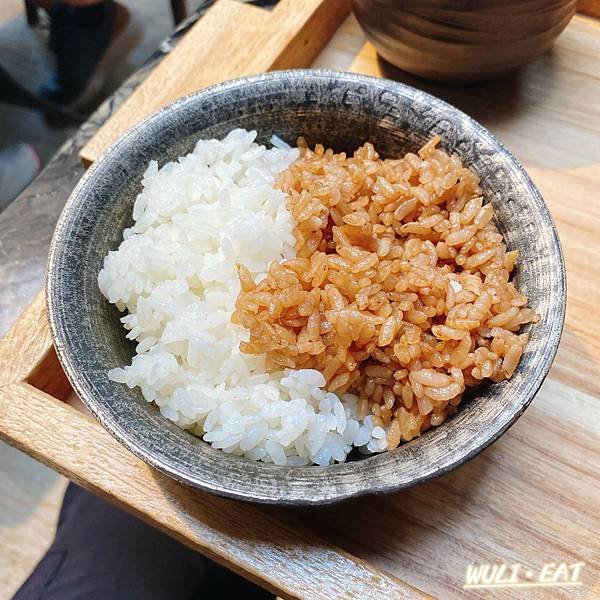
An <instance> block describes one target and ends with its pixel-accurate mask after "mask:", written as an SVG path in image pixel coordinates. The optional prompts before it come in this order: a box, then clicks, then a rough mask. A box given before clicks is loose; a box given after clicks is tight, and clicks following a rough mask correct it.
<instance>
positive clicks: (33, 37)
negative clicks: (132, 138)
mask: <svg viewBox="0 0 600 600" xmlns="http://www.w3.org/2000/svg"><path fill="white" fill-rule="evenodd" d="M120 1H121V2H122V3H123V4H126V5H127V6H128V8H129V9H130V11H131V16H132V18H131V22H130V24H129V26H128V29H127V30H126V31H125V32H124V34H123V35H122V37H123V39H122V40H121V41H120V43H121V44H122V48H123V52H125V51H126V52H127V55H126V56H123V59H122V60H121V61H120V62H119V64H118V68H115V69H113V70H112V71H110V72H109V73H108V74H107V75H108V76H107V78H106V82H105V85H104V88H103V92H104V94H107V93H109V92H110V91H111V90H113V89H115V87H116V86H118V84H119V81H121V80H122V79H123V78H124V77H126V76H127V75H128V74H129V73H130V72H132V71H133V70H134V69H136V68H138V67H139V66H140V65H141V64H142V63H143V62H144V60H145V59H146V58H147V56H149V54H151V53H152V51H154V50H155V49H156V48H157V47H158V45H159V43H160V42H161V40H162V39H163V38H164V37H165V36H166V35H167V34H168V33H169V31H171V29H172V28H173V22H172V17H171V12H170V3H169V1H168V0H145V1H144V2H139V0H120ZM195 5H197V1H196V0H189V1H188V6H189V7H190V8H192V7H194V6H195ZM0 61H1V62H2V65H3V66H4V67H5V68H7V69H8V70H9V71H10V72H11V74H12V75H13V77H15V78H17V79H18V80H19V81H21V82H22V83H23V84H24V85H27V87H29V88H30V89H32V90H35V89H36V88H37V86H38V85H39V83H40V82H41V81H43V79H44V78H45V76H46V75H47V73H48V72H49V70H50V68H51V57H49V55H48V54H47V53H46V52H45V51H44V32H43V31H36V30H31V29H30V28H29V27H28V26H27V24H26V21H25V17H24V15H23V0H0ZM100 99H101V98H99V99H98V100H100ZM72 131H73V130H72V129H69V128H66V129H57V128H52V127H50V126H48V124H47V123H46V122H45V120H44V118H43V117H42V116H41V115H40V114H39V113H37V112H36V111H32V110H26V109H23V108H18V107H10V106H6V105H2V110H1V111H0V146H5V145H10V144H12V143H15V142H17V141H21V140H24V141H28V142H30V143H33V144H34V145H35V146H36V147H37V148H38V151H40V153H41V155H42V158H43V159H44V160H47V159H48V158H49V157H50V156H51V155H52V154H53V153H54V152H55V151H56V149H57V148H58V146H59V145H60V144H61V143H62V141H64V140H65V139H66V138H67V137H69V136H70V135H71V133H72ZM1 304H2V298H0V307H1ZM4 333H5V332H4V331H0V337H1V336H2V335H4ZM66 485H67V481H66V480H65V479H64V478H63V477H61V476H59V475H57V474H56V473H54V472H53V471H52V470H50V469H48V468H46V467H44V466H42V465H41V464H39V463H37V462H36V461H34V460H32V459H30V458H29V457H27V456H25V455H24V454H22V453H21V452H19V451H18V450H15V449H14V448H11V447H10V446H8V445H6V444H4V443H2V442H0V600H8V599H9V598H11V597H12V596H13V594H14V592H15V591H16V590H17V589H18V587H19V586H20V584H21V583H22V582H23V581H24V579H25V578H26V577H27V575H28V574H29V572H30V571H31V569H32V568H33V566H34V565H35V564H36V563H37V561H38V560H39V558H40V557H41V556H42V554H43V553H44V551H45V549H46V548H47V547H48V545H49V544H50V542H51V540H52V536H53V533H54V529H55V526H56V520H57V516H58V510H59V507H60V503H61V499H62V495H63V493H64V489H65V487H66Z"/></svg>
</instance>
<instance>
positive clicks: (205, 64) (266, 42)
mask: <svg viewBox="0 0 600 600" xmlns="http://www.w3.org/2000/svg"><path fill="white" fill-rule="evenodd" d="M349 10H350V5H349V1H348V0H302V1H301V2H296V1H295V0H282V1H281V2H280V3H279V4H278V5H277V6H276V7H275V9H273V11H271V12H270V13H269V12H268V11H266V10H265V9H261V8H257V7H255V6H252V5H249V4H242V3H240V2H236V1H234V0H219V1H218V2H217V3H216V4H215V5H214V6H213V7H212V8H211V9H210V10H209V11H208V12H207V13H206V15H205V16H204V17H203V18H202V19H201V20H200V21H198V23H197V24H196V25H194V27H193V28H192V29H191V30H190V31H189V32H188V33H187V34H186V36H185V38H184V39H183V40H182V41H181V42H180V43H179V44H178V46H177V47H176V48H175V50H173V51H172V52H171V53H170V54H169V55H168V56H167V57H166V58H165V59H164V60H163V61H162V63H161V64H160V65H159V66H158V67H157V68H156V69H155V70H154V71H153V72H152V73H151V74H150V75H149V76H148V78H147V79H146V80H145V81H144V83H143V84H142V85H140V86H139V88H138V89H137V90H136V91H135V92H134V93H133V94H132V95H131V96H130V97H129V98H128V100H127V101H126V102H125V103H124V104H123V106H121V108H120V109H119V110H118V111H117V112H116V113H115V114H114V115H113V116H112V117H111V118H110V119H109V120H108V121H107V122H106V123H105V124H104V125H103V126H102V127H101V128H100V129H99V130H98V132H97V133H96V135H95V136H94V137H93V138H92V139H91V140H90V141H89V142H88V143H87V144H86V145H85V146H84V147H83V149H82V150H81V153H80V156H81V160H82V161H83V163H84V164H85V165H86V166H87V165H89V164H91V163H92V162H94V161H95V160H96V159H97V158H99V157H100V155H101V154H102V153H103V152H104V151H105V150H106V149H107V148H108V147H109V146H110V145H111V144H112V143H113V142H115V141H116V140H117V139H118V138H119V137H120V136H121V135H123V133H125V131H127V130H128V129H130V128H131V127H133V126H134V125H136V124H137V123H139V122H140V121H142V120H143V119H144V118H145V117H147V116H149V115H151V114H152V113H153V112H155V111H157V110H158V109H160V108H162V107H163V106H166V105H167V104H169V103H171V102H173V101H174V100H177V99H178V98H181V97H183V96H186V95H187V94H191V93H192V92H195V91H197V90H199V89H202V88H204V87H207V86H209V85H212V84H214V83H219V82H221V81H226V80H227V79H233V78H235V77H241V76H243V75H254V74H256V73H262V72H266V71H270V70H273V69H287V68H291V67H306V66H310V64H311V63H312V61H313V59H314V58H315V57H316V55H317V54H318V53H319V51H320V50H321V49H322V48H323V46H324V45H325V44H326V43H327V41H328V40H329V38H330V37H331V36H332V35H333V33H334V32H335V31H336V30H337V28H338V25H339V24H340V22H341V21H342V19H343V18H344V17H345V16H346V15H347V14H348V12H349ZM232 23H236V24H238V26H236V27H232ZM241 25H243V26H241Z"/></svg>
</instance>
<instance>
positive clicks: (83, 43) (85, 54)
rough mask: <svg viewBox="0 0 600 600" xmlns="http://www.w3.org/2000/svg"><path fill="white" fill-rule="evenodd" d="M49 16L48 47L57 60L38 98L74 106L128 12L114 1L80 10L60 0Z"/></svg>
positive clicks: (125, 21)
mask: <svg viewBox="0 0 600 600" xmlns="http://www.w3.org/2000/svg"><path fill="white" fill-rule="evenodd" d="M49 15H50V39H49V44H48V45H49V47H50V49H51V50H52V52H53V53H54V55H55V57H56V69H55V71H54V73H52V75H51V76H50V77H49V78H48V79H47V80H46V81H45V82H44V83H43V84H42V87H41V88H40V90H39V95H40V96H41V97H42V98H44V99H45V100H48V101H50V102H53V103H54V104H59V105H62V106H65V105H72V104H73V103H74V101H75V100H77V99H78V98H79V97H81V96H82V94H83V93H84V91H85V90H86V87H87V86H88V84H89V83H90V82H91V81H92V79H93V75H94V71H95V69H96V67H97V65H98V63H99V62H100V59H101V58H102V56H103V55H104V54H105V52H106V50H107V49H108V47H109V45H110V43H111V41H112V39H113V38H114V37H115V36H116V35H118V34H119V33H120V32H121V31H122V29H124V27H125V25H126V23H127V21H128V20H129V13H128V11H127V9H125V7H123V6H122V5H120V4H117V3H116V2H114V0H103V1H102V2H100V3H98V4H94V5H91V6H81V7H78V6H70V5H68V4H64V3H63V2H60V1H59V2H56V3H55V4H54V5H53V6H52V8H51V9H50V10H49Z"/></svg>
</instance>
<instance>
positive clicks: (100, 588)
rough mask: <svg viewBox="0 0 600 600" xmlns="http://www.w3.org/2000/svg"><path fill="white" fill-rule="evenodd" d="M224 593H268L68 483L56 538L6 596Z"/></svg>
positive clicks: (119, 597) (149, 597) (60, 599)
mask: <svg viewBox="0 0 600 600" xmlns="http://www.w3.org/2000/svg"><path fill="white" fill-rule="evenodd" d="M232 594H233V595H232ZM229 597H239V598H248V599H250V598H257V599H258V598H272V595H271V594H269V593H268V592H266V591H264V590H262V589H260V588H258V587H256V586H254V585H253V584H251V583H249V582H247V581H246V580H244V579H242V578H240V577H238V576H237V575H234V574H233V573H229V572H228V571H225V570H224V569H222V568H221V567H219V566H218V565H216V564H215V563H212V562H211V561H209V560H207V559H206V558H204V557H202V556H201V555H200V554H198V553H196V552H194V551H192V550H190V549H188V548H186V547H185V546H183V545H182V544H180V543H179V542H177V541H175V540H174V539H172V538H170V537H168V536H167V535H165V534H163V533H161V532H160V531H158V530H157V529H154V528H153V527H150V526H148V525H146V524H145V523H142V522H141V521H139V520H138V519H136V518H135V517H132V516H130V515H128V514H127V513H125V512H123V511H121V510H119V509H118V508H115V507H114V506H112V505H110V504H108V503H107V502H105V501H104V500H101V499H100V498H98V497H96V496H95V495H93V494H91V493H89V492H86V491H85V490H83V489H81V488H79V487H77V486H75V485H73V484H70V485H69V487H68V488H67V492H66V494H65V499H64V501H63V506H62V509H61V512H60V517H59V522H58V526H57V533H56V539H55V540H54V542H53V543H52V545H51V547H50V549H49V550H48V552H47V553H46V555H45V556H44V557H43V558H42V560H41V561H40V563H39V564H38V566H37V567H36V568H35V570H34V571H33V573H32V574H31V575H30V577H29V578H28V579H27V581H26V582H25V583H24V584H23V586H22V587H21V588H20V589H19V591H18V592H17V593H16V595H15V596H14V599H13V600H80V599H81V600H107V599H110V600H138V599H139V600H172V599H177V600H188V599H189V600H195V599H196V598H198V599H200V598H207V599H208V598H210V599H213V598H229Z"/></svg>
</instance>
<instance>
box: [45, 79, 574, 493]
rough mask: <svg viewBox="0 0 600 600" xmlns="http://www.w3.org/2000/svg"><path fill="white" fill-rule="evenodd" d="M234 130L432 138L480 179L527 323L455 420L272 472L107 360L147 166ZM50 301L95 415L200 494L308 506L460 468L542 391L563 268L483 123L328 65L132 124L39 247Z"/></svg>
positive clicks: (125, 359)
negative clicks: (120, 257) (103, 273)
mask: <svg viewBox="0 0 600 600" xmlns="http://www.w3.org/2000/svg"><path fill="white" fill-rule="evenodd" d="M234 127H245V128H247V129H256V130H257V131H258V132H259V138H258V139H259V141H260V142H265V143H267V142H268V140H269V139H270V137H271V135H272V134H273V133H275V134H277V135H278V136H280V137H281V138H283V139H284V140H286V141H288V142H289V143H292V144H293V143H294V142H295V140H296V138H297V136H298V135H303V136H305V137H306V138H307V139H308V141H309V142H310V143H317V142H321V143H323V144H325V145H326V146H331V147H333V148H334V149H336V150H338V151H340V150H352V149H354V148H356V147H357V146H359V145H361V144H362V143H363V142H364V141H365V140H370V141H371V142H374V143H375V145H376V147H377V148H378V150H379V151H380V152H381V153H382V154H383V155H384V156H398V155H401V154H403V153H405V152H407V151H409V150H415V149H417V148H418V147H419V146H420V145H421V144H423V143H424V142H425V141H426V140H427V139H429V138H430V137H431V136H432V135H434V134H441V135H442V136H443V147H444V148H445V149H446V150H447V151H449V152H456V153H457V154H458V155H460V157H461V158H462V160H463V161H464V162H465V163H466V164H467V165H468V166H469V167H471V168H472V169H474V170H475V171H476V172H477V173H478V174H479V175H480V177H481V186H482V188H483V192H484V195H485V198H486V199H488V200H490V201H492V202H493V203H494V207H495V211H496V215H497V224H498V227H499V228H500V230H501V231H502V233H503V234H504V236H505V238H506V241H507V243H508V246H509V247H510V248H511V249H518V250H519V251H520V253H521V254H520V260H519V263H518V271H517V273H516V282H517V284H518V286H519V288H520V289H521V290H522V291H523V292H524V293H525V294H527V295H528V296H529V298H530V303H531V306H532V307H533V308H534V309H535V310H536V311H537V312H538V313H539V314H540V316H541V321H540V322H539V323H538V324H536V325H534V326H531V327H530V328H529V329H530V333H531V339H530V341H529V343H528V345H527V349H526V352H525V354H524V356H523V359H522V361H521V363H520V365H519V367H518V370H517V371H516V373H515V374H514V376H513V377H512V379H510V380H509V381H504V382H502V383H499V384H495V385H489V386H485V387H483V388H481V389H480V390H479V391H478V392H477V394H476V395H475V396H474V398H472V399H471V400H469V401H466V402H464V404H462V405H461V406H460V409H459V411H458V413H457V414H456V415H454V416H453V417H452V418H450V419H449V420H448V421H447V422H445V423H444V424H443V425H442V426H440V427H438V428H436V429H432V430H429V431H427V432H426V433H425V434H424V435H423V436H422V437H420V438H418V439H415V440H413V441H411V442H410V443H407V444H404V445H402V446H400V447H399V448H397V449H395V450H393V451H391V452H386V453H383V454H380V455H374V456H370V457H369V458H364V459H362V460H355V461H350V462H346V463H343V464H337V465H333V466H329V467H325V468H322V467H316V466H307V467H281V466H274V465H268V464H264V463H261V462H253V461H250V460H247V459H243V458H239V457H236V456H231V455H228V454H225V453H224V452H222V451H220V450H216V449H213V448H212V447H211V446H209V445H208V444H206V443H205V442H203V441H202V440H201V439H200V438H198V437H194V436H193V435H191V434H190V433H188V432H186V431H184V430H182V429H180V428H179V427H177V426H176V425H174V424H172V423H171V422H170V421H168V420H167V419H165V418H163V417H162V416H161V415H160V413H159V411H158V410H157V409H156V407H155V406H153V405H151V404H148V403H147V402H146V401H145V400H144V399H143V398H142V396H141V394H140V392H139V391H138V390H137V389H134V390H130V389H128V388H127V387H126V386H124V385H121V384H117V383H114V382H112V381H110V380H109V379H108V377H107V371H108V369H110V368H112V367H116V366H122V365H125V364H128V363H129V362H130V360H131V357H132V355H133V353H134V347H133V344H131V343H130V342H128V341H127V340H126V339H125V331H124V330H123V328H122V326H121V324H120V322H119V316H120V314H119V313H118V311H117V309H116V308H115V307H114V306H112V305H110V304H109V303H108V302H107V301H106V300H105V299H104V297H103V296H102V294H101V293H100V291H99V290H98V285H97V275H98V272H99V270H100V268H101V265H102V260H103V258H104V256H105V255H106V254H107V252H108V251H109V250H114V249H116V248H117V247H118V245H119V243H120V241H121V236H122V231H123V229H124V228H125V227H128V226H130V225H131V222H132V220H131V212H132V206H133V202H134V200H135V197H136V195H137V194H138V193H139V192H140V190H141V178H142V174H143V172H144V171H145V169H146V167H147V165H148V162H149V161H150V160H151V159H156V160H158V161H159V163H160V164H161V165H162V164H164V163H165V162H167V161H171V160H174V159H176V158H177V157H178V156H181V155H183V154H186V153H187V152H189V151H191V149H192V148H193V146H194V144H195V142H196V140H197V139H198V138H207V137H213V136H216V137H220V136H224V135H225V134H226V133H227V132H228V131H229V130H231V129H232V128H234ZM47 299H48V311H49V315H50V322H51V326H52V332H53V335H54V341H55V344H56V350H57V353H58V357H59V359H60V361H61V363H62V365H63V367H64V369H65V372H66V374H67V375H68V377H69V379H70V381H71V383H72V385H73V388H74V389H75V391H76V392H77V394H78V395H79V396H80V397H81V399H82V400H83V401H84V402H85V404H86V405H87V406H88V407H89V409H90V410H91V412H92V413H93V414H94V415H95V416H96V418H97V419H98V420H99V421H100V423H101V424H102V425H103V426H104V427H105V428H106V429H107V430H108V431H109V432H110V433H111V434H112V435H114V436H115V437H116V438H117V439H118V440H119V441H120V442H121V443H122V444H123V445H124V446H125V447H127V448H128V449H129V450H131V452H133V453H134V454H136V455H137V456H139V457H140V458H141V459H143V460H144V461H146V462H147V463H148V464H150V465H152V466H153V467H155V468H156V469H158V470H160V471H162V472H164V473H166V474H168V475H170V476H171V477H173V478H175V479H176V480H178V481H180V482H182V483H184V484H186V485H189V486H193V487H195V488H198V489H200V490H205V491H208V492H212V493H215V494H220V495H223V496H229V497H232V498H238V499H243V500H251V501H256V502H266V503H275V504H321V503H328V502H335V501H339V500H342V499H346V498H350V497H354V496H360V495H364V494H372V493H383V492H392V491H396V490H401V489H403V488H406V487H408V486H411V485H414V484H416V483H419V482H423V481H427V480H429V479H432V478H433V477H436V476H438V475H440V474H442V473H446V472H448V471H449V470H451V469H453V468H455V467H457V466H458V465H460V464H462V463H464V462H465V461H467V460H469V459H470V458H472V457H474V456H475V455H476V454H477V453H479V452H481V450H483V449H484V448H485V447H486V446H488V445H489V444H491V443H492V442H493V441H494V440H496V439H497V438H498V437H499V436H500V435H502V433H503V432H504V431H506V429H507V428H508V427H510V425H511V424H512V423H514V422H515V421H516V420H517V419H518V418H519V416H520V415H521V414H522V412H523V411H524V410H525V408H526V407H527V406H528V404H529V403H530V402H531V400H532V398H533V396H534V395H535V393H536V392H537V390H538V388H539V387H540V385H541V383H542V381H543V379H544V377H545V376H546V374H547V372H548V369H549V368H550V364H551V363H552V360H553V358H554V354H555V352H556V349H557V346H558V342H559V338H560V333H561V329H562V325H563V318H564V307H565V273H564V266H563V259H562V255H561V249H560V244H559V240H558V237H557V234H556V229H555V227H554V224H553V222H552V219H551V217H550V215H549V213H548V209H547V208H546V206H545V204H544V202H543V200H542V198H541V197H540V194H539V193H538V191H537V190H536V188H535V186H534V185H533V183H532V182H531V180H530V179H529V177H528V176H527V174H526V173H525V171H524V170H523V167H522V166H521V165H520V164H519V163H518V162H517V161H516V160H515V158H514V157H513V156H512V155H511V154H510V153H509V152H508V151H507V150H506V149H505V148H504V147H503V146H502V145H501V144H500V142H498V140H496V139H495V138H494V137H493V136H492V135H491V134H490V133H489V132H488V131H486V130H485V129H484V128H483V127H482V126H481V125H479V124H478V123H476V122H475V121H473V120H472V119H471V118H470V117H468V116H467V115H465V114H464V113H462V112H460V111H459V110H457V109H456V108H453V107H452V106H450V105H449V104H446V103H445V102H443V101H441V100H439V99H437V98H435V97H433V96H430V95H428V94H425V93H423V92H421V91H418V90H416V89H413V88H411V87H408V86H405V85H402V84H399V83H395V82H392V81H388V80H382V79H374V78H369V77H363V76H359V75H352V74H348V73H336V72H331V71H311V70H307V71H300V70H299V71H282V72H275V73H270V74H266V75H260V76H256V77H249V78H246V79H239V80H235V81H231V82H228V83H224V84H221V85H217V86H214V87H211V88H208V89H205V90H202V91H201V92H198V93H197V94H193V95H191V96H188V97H186V98H183V99H181V100H179V101H177V102H175V103H174V104H171V105H170V106H168V107H166V108H164V109H163V110H161V111H160V112H158V113H156V114H155V115H153V116H151V117H150V118H148V119H146V120H145V121H144V122H143V123H141V124H140V125H138V126H137V127H135V128H133V129H132V130H130V131H129V132H128V133H127V134H125V135H124V136H123V137H122V138H121V139H120V140H119V141H118V142H117V143H116V144H114V145H113V146H112V147H111V148H110V149H109V150H108V152H107V153H106V154H105V155H104V156H103V157H102V158H101V159H100V160H99V161H98V162H96V163H95V164H94V166H92V167H91V168H90V170H89V171H88V172H87V173H86V174H85V176H84V177H83V178H82V180H81V181H80V183H79V185H78V186H77V187H76V189H75V190H74V191H73V193H72V195H71V197H70V198H69V200H68V202H67V204H66V206H65V208H64V211H63V213H62V215H61V217H60V220H59V223H58V226H57V228H56V232H55V235H54V239H53V242H52V247H51V252H50V261H49V267H48V278H47Z"/></svg>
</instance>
